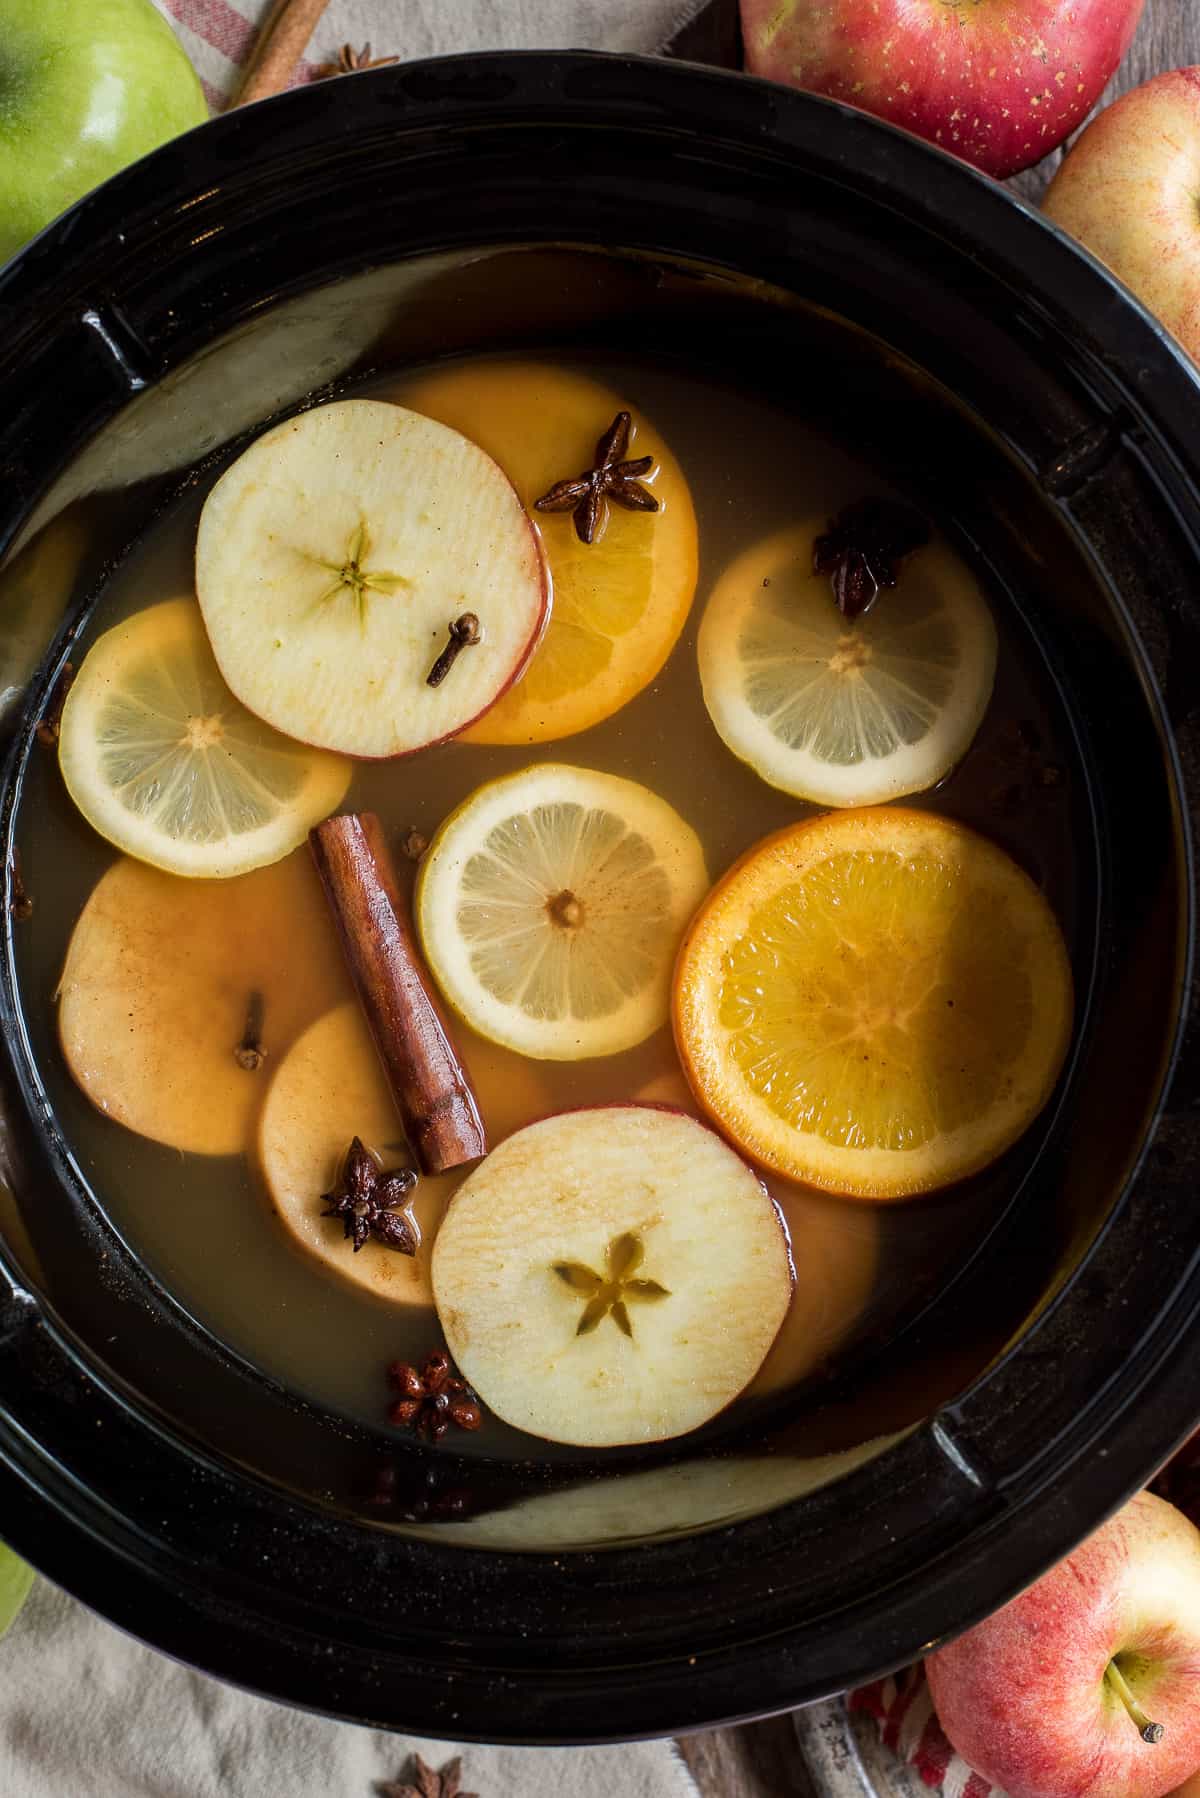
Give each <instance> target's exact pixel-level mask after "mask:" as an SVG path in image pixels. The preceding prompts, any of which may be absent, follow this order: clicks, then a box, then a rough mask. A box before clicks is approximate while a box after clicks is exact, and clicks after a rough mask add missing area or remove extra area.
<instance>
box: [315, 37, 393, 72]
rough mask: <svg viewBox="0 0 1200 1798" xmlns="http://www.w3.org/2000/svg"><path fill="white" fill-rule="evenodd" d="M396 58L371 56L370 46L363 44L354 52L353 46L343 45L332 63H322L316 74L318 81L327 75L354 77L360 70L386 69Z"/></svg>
mask: <svg viewBox="0 0 1200 1798" xmlns="http://www.w3.org/2000/svg"><path fill="white" fill-rule="evenodd" d="M399 61H400V58H399V57H398V56H372V55H371V46H370V44H364V45H363V47H362V49H361V50H356V49H355V48H354V46H353V44H343V45H342V47H341V49H340V50H339V51H338V53H337V59H336V61H334V62H323V63H322V64H321V65H320V67H319V68H318V69H317V71H316V73H317V76H318V78H319V79H320V80H324V79H325V78H326V77H327V76H329V75H356V74H357V73H358V71H359V70H360V69H386V68H387V67H388V65H389V64H390V63H393V62H399Z"/></svg>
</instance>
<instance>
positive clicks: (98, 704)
mask: <svg viewBox="0 0 1200 1798" xmlns="http://www.w3.org/2000/svg"><path fill="white" fill-rule="evenodd" d="M58 756H59V764H60V766H61V768H62V773H63V779H64V780H65V782H66V785H67V791H68V792H69V793H70V795H71V798H72V799H73V800H74V801H75V804H76V805H77V806H78V807H79V809H80V811H81V812H82V813H83V815H84V817H85V818H86V819H87V821H88V823H89V824H91V825H92V826H93V828H94V829H96V830H98V831H99V833H100V835H101V836H102V837H107V838H108V840H109V842H110V843H115V844H116V846H117V848H118V849H124V850H125V851H126V853H127V854H129V855H132V856H136V857H137V859H138V860H139V861H143V862H149V863H150V864H151V866H153V867H155V868H165V869H166V870H167V871H168V872H169V873H172V874H185V875H189V876H191V877H193V878H199V879H224V878H227V877H228V876H230V875H233V874H245V873H247V872H249V870H250V869H251V868H261V867H264V866H265V865H266V864H267V863H268V862H275V861H279V860H280V859H281V858H282V857H283V856H285V855H287V854H288V853H289V852H290V851H291V850H293V849H295V848H296V847H297V845H298V844H299V843H302V842H303V841H304V838H305V836H306V835H307V833H308V830H309V828H310V826H312V825H313V824H315V823H317V821H318V820H319V819H321V818H324V817H326V816H327V815H328V813H330V812H331V811H333V809H334V808H335V806H337V805H338V804H339V803H340V801H341V799H342V797H343V795H344V793H345V791H346V788H347V787H348V786H349V784H350V773H351V764H350V763H349V762H347V761H344V760H343V759H342V758H341V757H340V756H334V755H327V754H325V753H324V752H323V751H321V750H315V749H307V748H305V747H304V746H303V745H302V744H300V743H294V742H292V741H291V739H290V738H288V737H281V736H280V735H279V734H278V733H277V732H276V731H273V730H272V729H271V728H270V726H269V725H266V724H263V723H262V722H261V721H260V720H259V719H257V718H255V717H254V716H253V714H252V713H250V712H248V711H247V710H246V708H245V706H243V705H242V704H240V702H239V701H238V700H236V699H235V698H234V697H233V694H232V693H231V692H230V691H229V689H228V687H227V686H226V685H225V682H224V681H223V680H222V679H221V675H220V672H219V670H218V668H217V664H216V661H215V660H214V657H213V653H212V650H211V648H210V647H209V642H208V638H207V637H206V636H205V634H204V626H203V623H202V622H201V618H200V609H199V607H198V606H197V605H196V604H195V602H194V601H193V600H190V599H172V600H166V601H164V602H163V603H162V604H161V605H156V606H151V607H149V609H148V610H146V611H144V612H138V613H135V615H134V616H133V617H132V618H128V619H126V621H125V622H124V623H123V624H118V625H117V626H115V628H114V629H113V630H110V631H107V632H106V633H105V635H104V636H103V637H101V638H99V639H98V641H97V642H96V643H95V644H94V645H93V646H92V648H91V650H90V651H89V652H88V655H87V658H86V660H85V661H84V664H83V667H82V668H81V669H80V671H79V674H78V676H77V678H76V680H75V684H74V685H73V686H72V688H71V690H70V692H69V693H68V695H67V701H66V704H65V705H64V707H63V714H62V725H61V732H60V736H59V749H58Z"/></svg>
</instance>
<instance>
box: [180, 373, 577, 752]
mask: <svg viewBox="0 0 1200 1798" xmlns="http://www.w3.org/2000/svg"><path fill="white" fill-rule="evenodd" d="M548 588H549V583H548V580H547V575H546V570H545V564H544V562H543V560H542V554H541V549H540V547H539V543H538V538H537V535H536V532H535V531H534V529H533V526H532V525H531V524H530V522H529V519H528V517H527V516H526V513H525V510H524V508H523V507H522V505H521V502H520V500H519V499H518V497H517V494H516V491H515V489H514V488H513V486H512V483H511V482H510V481H509V479H508V476H507V475H506V474H505V473H504V472H503V470H502V469H501V468H500V467H499V466H498V464H497V463H495V462H493V460H492V458H491V457H490V456H489V455H487V454H486V453H485V452H484V451H483V450H481V449H480V448H479V446H478V445H477V444H474V443H471V442H470V441H469V440H468V439H467V438H466V437H463V436H461V435H460V434H459V432H457V431H452V430H451V429H450V428H449V427H448V426H447V425H442V424H438V423H436V422H435V421H434V420H433V419H431V418H425V417H423V416H421V415H420V414H419V413H416V412H409V411H407V410H406V409H405V408H404V407H403V406H392V405H388V404H386V403H385V402H383V401H381V400H337V401H334V402H333V403H332V404H330V405H327V406H318V407H315V408H314V409H313V410H312V411H310V412H303V413H301V414H300V415H299V417H297V418H290V419H288V420H287V421H286V422H285V423H284V424H281V425H277V426H276V427H275V428H274V429H273V430H270V431H267V432H266V433H265V434H264V435H263V436H262V437H259V438H258V439H257V441H256V442H254V443H252V444H251V445H250V448H249V449H248V450H246V451H244V452H243V454H242V455H241V456H239V457H238V459H237V461H236V462H235V463H233V465H232V467H230V468H228V469H227V470H226V472H225V473H224V474H223V475H222V477H221V479H220V480H219V481H218V482H217V484H216V486H215V487H214V488H213V490H212V492H211V493H210V494H209V496H208V499H207V500H206V501H205V505H204V510H203V512H202V513H201V515H200V529H199V533H198V535H197V539H196V592H197V596H198V598H199V600H200V609H201V611H202V612H203V615H204V622H205V625H206V627H207V629H208V633H209V636H210V638H211V640H212V646H213V651H214V653H215V655H216V658H217V662H218V664H219V666H220V669H221V672H222V674H223V675H224V677H225V680H226V681H227V682H228V684H229V686H230V688H231V689H232V690H233V692H234V693H235V694H236V695H237V697H238V698H239V699H240V700H241V701H242V704H243V705H245V706H247V707H248V708H249V709H250V711H252V712H254V713H256V714H257V716H258V717H260V718H264V719H265V720H266V721H267V722H268V723H269V724H273V725H274V726H275V728H276V730H280V731H283V732H284V733H285V734H286V735H287V736H289V737H295V738H298V739H299V740H300V741H301V742H304V743H311V744H315V745H317V746H319V747H321V748H325V749H337V750H340V751H341V752H342V753H344V754H346V755H354V756H365V757H372V758H375V757H385V756H397V755H408V754H411V753H412V751H413V750H416V749H423V748H425V747H426V746H427V745H428V744H430V743H439V742H441V741H442V740H443V739H444V738H446V737H451V736H454V735H455V734H456V733H457V732H458V731H460V730H462V729H463V728H464V727H465V726H466V725H468V724H469V723H470V722H471V721H472V719H475V718H478V717H479V716H480V714H481V713H483V712H485V711H486V710H487V708H488V707H489V706H490V705H492V704H493V703H494V702H495V701H496V700H497V699H498V698H499V697H500V695H501V694H502V693H504V692H506V691H507V689H508V688H509V687H510V686H511V685H512V683H513V681H514V680H516V679H517V677H518V676H519V675H520V674H521V672H522V671H523V669H524V667H525V664H526V662H527V661H528V660H529V657H530V656H531V655H532V653H533V650H534V648H535V646H536V644H537V641H538V638H539V636H540V635H541V631H542V628H543V625H544V624H545V620H546V613H547V607H548V603H549V599H548Z"/></svg>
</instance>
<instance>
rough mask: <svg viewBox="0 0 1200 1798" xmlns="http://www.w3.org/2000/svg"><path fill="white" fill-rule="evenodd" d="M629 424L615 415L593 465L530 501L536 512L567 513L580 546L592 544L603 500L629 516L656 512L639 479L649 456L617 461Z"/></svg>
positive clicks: (655, 504)
mask: <svg viewBox="0 0 1200 1798" xmlns="http://www.w3.org/2000/svg"><path fill="white" fill-rule="evenodd" d="M632 425H633V420H632V418H631V417H630V415H629V413H628V412H618V413H617V416H616V417H615V418H614V419H613V421H612V423H611V424H610V425H609V427H608V429H607V431H605V433H604V435H603V436H602V437H601V439H600V441H599V442H598V443H597V445H596V457H595V462H594V464H593V466H592V467H591V468H585V469H584V470H583V472H582V474H577V475H575V476H574V477H573V478H572V479H570V480H566V481H555V483H554V485H553V487H551V489H550V491H549V492H548V493H543V495H542V497H541V499H538V500H534V502H533V504H534V510H535V511H538V512H570V513H572V514H573V515H574V519H575V534H576V536H577V537H578V538H579V540H580V542H581V543H593V542H594V541H595V538H596V527H597V525H598V524H599V523H600V520H601V518H602V516H603V515H604V514H603V510H602V508H603V506H604V502H605V501H606V500H615V501H616V503H617V505H618V506H624V507H625V508H626V510H627V511H630V512H657V511H658V501H657V499H655V497H654V495H653V494H652V493H651V491H650V489H649V488H648V487H643V486H642V483H641V481H640V479H639V476H641V475H645V474H649V473H650V470H651V469H652V468H653V466H654V457H653V456H635V457H634V458H633V460H632V461H631V462H623V461H622V460H621V458H622V456H624V454H625V451H626V450H627V449H628V448H629V432H630V429H631V428H632Z"/></svg>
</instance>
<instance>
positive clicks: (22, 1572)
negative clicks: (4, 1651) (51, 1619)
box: [0, 1542, 33, 1636]
mask: <svg viewBox="0 0 1200 1798" xmlns="http://www.w3.org/2000/svg"><path fill="white" fill-rule="evenodd" d="M32 1584H33V1568H32V1567H28V1566H26V1564H25V1562H24V1561H22V1560H20V1559H19V1557H18V1556H17V1555H15V1554H14V1553H13V1551H12V1549H11V1548H6V1547H5V1546H4V1543H3V1542H0V1636H2V1635H3V1634H4V1632H5V1630H6V1629H7V1628H8V1626H9V1624H10V1623H11V1622H12V1621H13V1619H14V1618H15V1617H16V1615H17V1612H18V1611H19V1610H20V1608H21V1606H22V1605H23V1604H24V1603H25V1600H26V1599H27V1598H28V1597H29V1588H30V1586H32Z"/></svg>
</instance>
